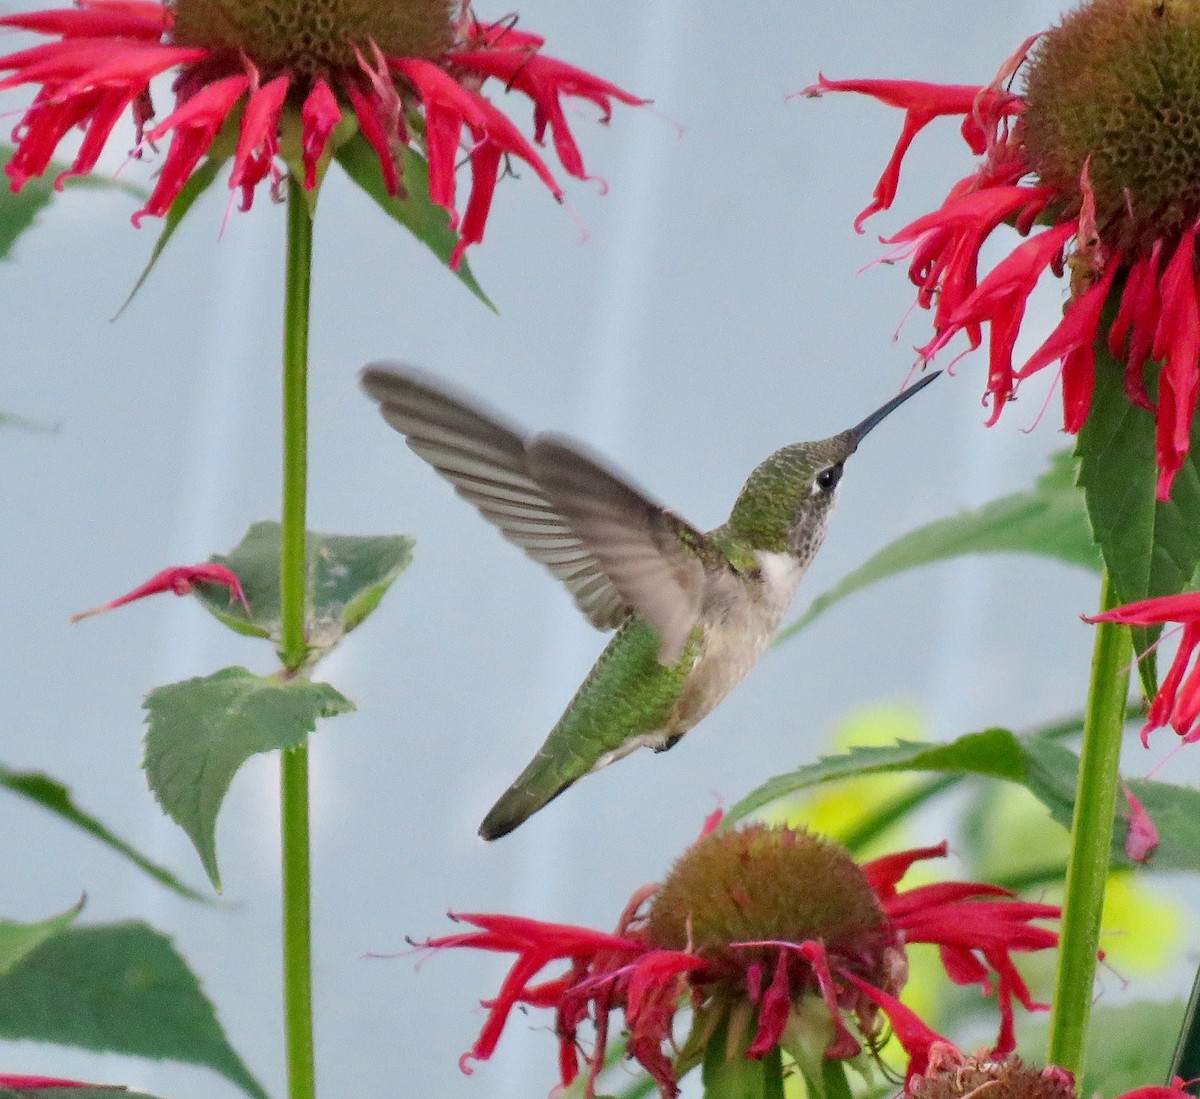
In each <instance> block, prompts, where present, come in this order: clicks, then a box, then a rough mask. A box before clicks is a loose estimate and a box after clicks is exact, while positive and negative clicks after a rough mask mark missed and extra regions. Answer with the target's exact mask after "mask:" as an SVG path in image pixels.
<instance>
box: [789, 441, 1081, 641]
mask: <svg viewBox="0 0 1200 1099" xmlns="http://www.w3.org/2000/svg"><path fill="white" fill-rule="evenodd" d="M970 553H1036V554H1039V555H1041V556H1043V557H1053V558H1055V559H1056V560H1059V561H1062V562H1063V563H1064V564H1067V565H1080V566H1082V567H1083V568H1086V569H1092V570H1093V571H1095V572H1099V571H1100V554H1099V553H1098V552H1097V549H1096V544H1095V542H1094V541H1093V540H1092V534H1091V530H1090V529H1089V527H1088V519H1087V512H1086V511H1085V509H1084V506H1083V498H1082V496H1081V495H1080V492H1079V489H1078V488H1077V487H1076V486H1075V476H1074V462H1073V460H1072V457H1071V454H1070V452H1069V451H1066V450H1063V451H1059V452H1058V453H1057V454H1054V455H1052V456H1051V459H1050V468H1049V469H1048V470H1047V471H1046V472H1045V473H1043V474H1042V475H1041V476H1040V477H1039V478H1038V479H1037V482H1036V483H1035V485H1034V487H1033V488H1032V489H1031V490H1030V491H1028V492H1016V493H1013V494H1012V495H1011V496H1002V497H1001V498H1000V499H999V500H993V501H992V502H991V503H988V504H984V505H983V507H980V508H976V509H975V510H974V511H964V512H962V513H961V514H959V515H954V516H951V517H950V518H947V519H937V520H934V522H932V523H928V524H926V525H925V526H923V527H919V528H918V529H917V530H914V531H910V532H909V533H908V534H905V535H903V536H901V537H900V538H897V539H896V540H895V541H894V542H892V543H891V544H890V545H887V546H884V548H883V549H881V550H880V551H879V552H878V553H876V554H875V555H874V556H873V557H871V558H870V559H869V560H868V561H867V562H866V563H865V564H863V565H861V566H859V567H858V568H857V569H855V570H854V571H853V572H852V573H850V574H849V575H848V576H846V577H844V578H843V579H842V580H841V581H839V582H838V583H837V584H835V585H834V586H833V587H832V588H830V589H829V590H828V591H826V592H824V593H822V594H821V595H818V596H817V598H816V599H814V600H813V601H812V605H811V606H810V607H809V608H808V610H807V611H806V612H805V613H804V615H803V617H802V618H800V619H799V620H798V621H796V622H794V623H793V624H792V625H790V626H788V628H787V629H785V630H783V631H782V632H781V633H780V634H779V637H778V638H777V639H776V641H777V643H778V642H779V641H783V640H785V639H786V638H789V637H791V636H793V635H794V634H797V633H799V632H800V631H801V630H802V629H804V627H805V626H807V625H808V624H809V623H810V622H812V621H813V619H815V618H816V617H817V616H818V615H820V614H821V613H823V612H824V611H827V610H828V609H829V608H830V607H832V606H833V605H834V604H835V603H838V602H840V601H841V600H843V599H845V598H846V596H848V595H851V594H852V593H854V592H856V591H859V590H861V589H862V588H865V587H868V586H870V585H871V584H875V583H878V582H879V581H880V580H886V579H887V578H888V577H891V576H895V575H897V574H898V573H901V572H906V571H907V570H909V569H915V568H919V567H920V566H921V565H928V564H931V563H932V562H934V561H945V560H947V559H949V558H951V557H962V556H964V555H966V554H970Z"/></svg>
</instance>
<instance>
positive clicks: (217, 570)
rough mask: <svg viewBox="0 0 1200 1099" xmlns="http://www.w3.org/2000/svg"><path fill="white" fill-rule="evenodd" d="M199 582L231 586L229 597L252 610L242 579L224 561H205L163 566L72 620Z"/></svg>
mask: <svg viewBox="0 0 1200 1099" xmlns="http://www.w3.org/2000/svg"><path fill="white" fill-rule="evenodd" d="M196 584H222V585H224V586H225V587H227V588H228V589H229V601H230V602H231V603H232V602H233V601H234V600H235V599H237V600H239V601H240V602H241V604H242V606H243V607H245V609H246V613H247V614H249V613H250V604H249V603H247V602H246V593H245V592H243V591H242V584H241V581H240V580H238V578H237V577H236V576H235V575H234V574H233V573H232V572H231V571H230V570H229V569H227V568H226V567H225V566H224V565H216V564H213V563H211V562H207V563H205V564H202V565H175V566H173V567H172V568H169V569H163V570H162V572H156V573H155V574H154V575H153V576H152V577H150V579H149V580H147V581H146V582H145V583H144V584H139V585H138V586H137V587H136V588H134V589H133V591H131V592H126V593H125V594H124V595H122V596H120V597H119V598H117V599H114V600H112V601H111V602H109V603H105V604H104V605H103V606H100V607H93V608H92V609H91V610H90V611H81V612H80V613H79V614H73V615H71V621H72V622H78V621H80V620H81V619H83V618H90V617H91V616H92V615H94V614H100V613H101V612H102V611H111V610H113V609H115V608H116V607H123V606H124V605H125V604H126V603H132V602H133V601H134V600H136V599H145V598H146V596H148V595H157V594H158V593H159V592H164V591H173V592H174V593H175V594H176V595H187V594H188V593H189V592H191V590H192V587H193V586H194V585H196Z"/></svg>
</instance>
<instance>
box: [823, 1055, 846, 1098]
mask: <svg viewBox="0 0 1200 1099" xmlns="http://www.w3.org/2000/svg"><path fill="white" fill-rule="evenodd" d="M821 1085H822V1089H823V1091H824V1094H825V1099H850V1096H851V1091H850V1081H849V1080H847V1079H846V1062H845V1061H835V1060H833V1059H832V1058H830V1057H826V1058H825V1060H823V1061H822V1062H821Z"/></svg>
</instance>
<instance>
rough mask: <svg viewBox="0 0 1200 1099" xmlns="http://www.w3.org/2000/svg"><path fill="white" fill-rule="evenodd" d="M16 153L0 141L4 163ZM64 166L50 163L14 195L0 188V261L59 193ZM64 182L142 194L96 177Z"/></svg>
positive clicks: (76, 178) (139, 191)
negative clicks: (58, 180) (58, 179)
mask: <svg viewBox="0 0 1200 1099" xmlns="http://www.w3.org/2000/svg"><path fill="white" fill-rule="evenodd" d="M15 152H16V149H14V148H13V146H11V145H8V144H4V143H0V161H3V162H4V163H5V164H7V163H8V162H9V161H10V160H12V158H13V154H14V153H15ZM66 168H67V165H65V164H59V163H57V162H51V163H50V164H49V165H48V166H47V168H46V170H45V172H43V173H42V175H41V176H40V177H39V178H37V179H31V180H28V181H27V182H26V183H25V185H24V186H23V187H22V188H21V190H20V192H19V193H18V194H13V193H12V191H10V190H9V189H8V188H7V187H5V188H4V189H3V191H0V260H2V259H7V258H8V254H9V253H10V252H11V251H12V249H13V246H14V245H15V244H16V243H17V240H18V238H19V237H20V236H21V235H22V234H23V233H24V232H25V231H26V230H27V229H29V228H30V227H32V225H33V224H34V222H35V221H37V217H38V215H39V214H40V213H41V212H42V211H43V210H44V209H45V208H46V207H47V206H48V205H49V204H50V201H51V199H53V198H54V197H55V196H56V195H58V193H59V192H58V191H56V190H55V188H54V180H55V179H57V178H58V176H59V175H60V174H61V173H62V172H64V171H65V170H66ZM66 182H67V183H68V185H69V186H70V187H72V188H76V187H116V188H118V189H120V190H123V191H127V192H129V193H131V194H136V195H141V194H142V192H141V190H140V189H139V188H137V187H131V186H130V185H129V184H126V183H117V182H116V181H115V180H107V179H103V178H101V177H99V176H74V177H72V178H71V179H70V180H68V181H66Z"/></svg>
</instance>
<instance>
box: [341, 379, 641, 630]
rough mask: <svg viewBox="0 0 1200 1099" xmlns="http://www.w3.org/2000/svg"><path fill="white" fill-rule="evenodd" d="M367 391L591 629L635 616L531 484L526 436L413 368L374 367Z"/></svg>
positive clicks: (411, 442) (366, 382) (418, 450)
mask: <svg viewBox="0 0 1200 1099" xmlns="http://www.w3.org/2000/svg"><path fill="white" fill-rule="evenodd" d="M362 385H363V388H364V389H365V390H366V391H367V393H368V394H369V395H370V396H372V397H374V398H375V400H377V401H378V402H379V411H380V412H381V413H382V415H383V418H384V419H385V420H387V422H388V423H389V424H391V425H392V427H394V428H395V429H396V430H397V431H399V432H400V434H402V435H403V436H404V437H405V440H406V441H407V442H408V445H409V447H411V448H412V450H413V451H415V452H416V453H417V454H419V455H420V456H421V457H422V458H424V459H425V461H427V462H428V463H429V464H430V465H431V466H433V468H434V469H436V470H437V471H438V472H439V473H440V474H441V475H442V476H443V477H445V478H446V480H448V481H449V482H450V483H451V484H452V485H453V486H454V491H455V492H457V493H458V494H459V495H460V496H461V497H462V498H463V499H464V500H467V501H469V502H470V503H472V504H474V505H475V506H476V507H477V508H478V509H479V511H480V513H481V514H482V515H483V517H484V518H485V519H487V520H489V521H490V522H492V523H494V524H495V525H496V526H497V527H498V528H499V529H500V533H501V534H503V535H504V537H505V538H507V539H508V540H509V541H510V542H514V543H516V545H518V546H520V547H521V548H522V549H523V550H524V551H525V552H526V553H528V554H529V556H530V557H532V558H533V559H534V560H535V561H539V562H541V564H543V565H545V566H546V567H547V568H548V569H549V570H550V571H551V572H552V573H553V574H554V575H555V576H557V577H558V579H559V580H561V581H562V582H563V583H564V584H566V586H567V588H568V589H569V590H570V592H571V595H572V596H574V598H575V602H576V604H577V605H578V607H579V609H580V610H581V611H583V613H584V614H585V615H586V616H587V619H588V621H590V622H591V623H592V625H594V626H596V627H597V628H598V629H602V630H611V629H613V628H615V627H616V626H618V625H619V624H620V623H621V620H622V619H623V618H624V617H625V616H626V615H627V614H628V613H629V608H628V607H627V606H626V604H625V601H624V600H623V599H622V598H621V596H620V594H618V592H617V589H616V588H615V587H613V585H612V583H611V581H610V580H609V579H608V577H607V576H605V574H604V571H603V570H602V569H601V568H600V566H599V564H598V563H597V562H596V559H595V558H594V557H593V556H592V555H591V553H589V552H588V549H587V547H586V546H585V545H584V544H583V542H582V541H581V540H580V538H579V537H578V536H577V535H576V534H575V532H574V531H572V530H571V528H570V526H569V525H568V524H567V523H566V521H565V520H564V519H563V517H562V516H561V515H560V514H559V512H558V511H557V509H556V508H555V507H554V505H553V504H552V503H551V502H550V501H549V500H548V499H547V498H546V495H545V493H544V492H543V491H542V489H541V488H540V487H539V486H538V484H537V483H536V482H535V481H534V480H533V479H532V478H531V477H530V475H529V469H528V466H527V463H526V458H525V443H526V440H525V436H524V433H523V432H522V431H521V430H520V428H518V427H516V426H515V425H512V424H510V423H508V422H506V421H505V420H504V418H503V417H501V416H499V415H498V414H496V413H495V412H493V411H491V409H488V408H485V407H483V406H481V405H479V404H477V403H475V402H474V401H472V400H470V399H469V398H467V397H466V396H464V395H462V394H459V393H455V392H454V391H452V390H451V389H449V388H448V387H447V386H445V385H444V383H442V382H441V381H438V380H436V379H434V378H432V377H429V376H428V375H425V374H423V373H421V372H420V371H417V370H413V369H412V368H411V367H406V366H404V367H402V366H399V365H392V364H385V363H373V364H371V365H370V366H368V367H367V368H366V369H365V370H364V371H363V372H362Z"/></svg>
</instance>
